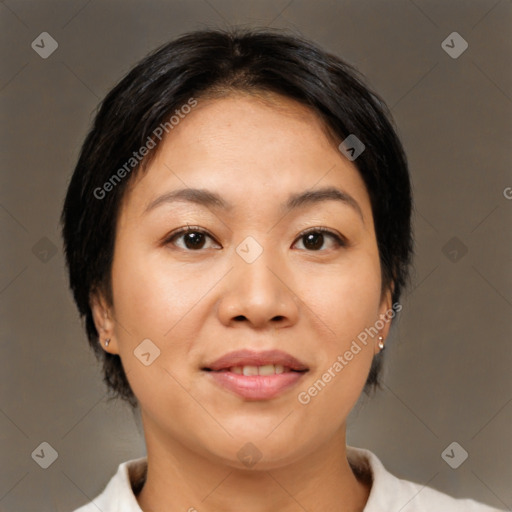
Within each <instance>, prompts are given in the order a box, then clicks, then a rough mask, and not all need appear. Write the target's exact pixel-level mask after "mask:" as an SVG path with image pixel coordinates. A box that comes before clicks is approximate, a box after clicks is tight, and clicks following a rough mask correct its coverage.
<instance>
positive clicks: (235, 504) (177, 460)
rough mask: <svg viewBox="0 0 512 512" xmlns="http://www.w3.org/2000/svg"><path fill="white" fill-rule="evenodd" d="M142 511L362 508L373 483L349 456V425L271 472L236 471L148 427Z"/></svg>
mask: <svg viewBox="0 0 512 512" xmlns="http://www.w3.org/2000/svg"><path fill="white" fill-rule="evenodd" d="M145 432H146V433H147V432H151V434H150V435H148V434H146V447H147V460H148V468H147V476H146V482H145V484H144V486H143V488H142V491H141V492H140V493H139V494H138V496H137V500H138V502H139V506H140V507H141V508H142V509H143V510H147V511H150V510H167V511H169V512H177V511H184V510H186V511H189V512H194V511H200V512H213V511H218V510H223V511H226V512H231V511H235V510H236V511H238V510H244V511H246V512H269V511H273V510H279V511H282V512H292V511H297V510H310V511H314V510H322V511H323V512H329V511H332V512H334V511H336V512H363V510H364V507H365V504H366V502H367V500H368V496H369V493H370V488H371V483H370V482H369V481H365V480H364V479H363V477H358V476H356V474H355V473H354V471H353V469H352V468H351V466H350V464H349V463H348V460H347V454H346V443H345V428H343V429H342V431H340V432H338V433H337V434H336V435H335V436H333V438H332V439H331V440H329V442H328V443H326V444H325V445H323V446H320V447H319V448H318V449H317V450H315V451H314V453H311V454H308V455H306V456H303V457H302V458H300V459H299V460H297V461H296V462H294V463H291V464H288V465H286V466H279V467H276V468H274V469H270V470H257V469H255V468H256V466H257V465H256V466H255V467H253V468H252V469H238V468H236V467H233V466H230V465H229V463H227V462H224V463H223V462H222V461H217V460H212V459H211V458H207V457H205V456H203V455H201V454H199V453H198V452H197V451H194V450H190V449H189V448H188V447H186V446H184V445H183V444H180V443H178V442H176V441H175V440H169V438H165V439H164V438H163V436H158V435H154V432H155V430H152V429H149V430H148V429H147V428H146V429H145Z"/></svg>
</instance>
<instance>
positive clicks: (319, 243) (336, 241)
mask: <svg viewBox="0 0 512 512" xmlns="http://www.w3.org/2000/svg"><path fill="white" fill-rule="evenodd" d="M298 241H299V242H300V241H302V245H303V248H304V249H306V250H307V251H319V250H321V249H322V248H323V249H326V247H324V244H326V243H327V244H328V247H327V249H333V248H336V247H345V246H346V245H347V244H346V240H345V239H344V238H343V237H341V236H340V235H338V234H337V233H335V232H333V231H331V230H329V229H326V228H314V229H311V230H309V231H307V232H303V233H301V234H300V235H299V238H298ZM329 241H330V242H329ZM299 249H301V247H299Z"/></svg>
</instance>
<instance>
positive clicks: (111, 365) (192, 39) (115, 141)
mask: <svg viewBox="0 0 512 512" xmlns="http://www.w3.org/2000/svg"><path fill="white" fill-rule="evenodd" d="M236 91H241V92H249V93H256V94H258V93H274V94H278V95H282V96H284V97H287V98H291V99H293V100H296V101H298V102H299V103H301V104H303V105H306V106H307V107H309V108H310V109H311V110H312V111H314V112H315V113H316V114H317V115H318V116H319V118H320V119H321V120H322V121H323V123H324V125H325V126H326V127H327V128H328V130H329V131H330V132H331V133H332V134H334V136H335V137H337V138H338V139H339V142H341V141H343V140H344V139H345V138H346V137H347V136H349V135H351V134H354V135H356V136H357V138H358V139H360V140H361V141H362V142H363V143H364V145H365V150H364V151H363V153H362V154H360V156H359V157H358V158H357V159H356V160H354V164H355V165H356V167H357V169H358V171H359V173H360V175H361V177H362V179H363V180H364V183H365V185H366V188H367V191H368V193H369V197H370V201H371V207H372V213H373V217H374V223H375V232H376V238H377V244H378V250H379V258H380V262H381V269H382V285H383V290H385V289H389V290H392V301H393V303H396V302H398V300H399V298H400V294H401V292H402V289H403V287H404V286H405V285H406V284H407V281H408V279H409V267H410V262H411V259H412V253H413V239H412V232H411V210H412V197H411V186H410V178H409V172H408V167H407V161H406V156H405V154H404V151H403V147H402V145H401V143H400V140H399V138H398V136H397V134H396V133H395V129H394V128H393V121H392V117H391V114H390V112H389V110H388V109H387V107H386V106H385V104H384V102H383V101H382V100H381V99H380V97H379V96H378V95H377V94H376V93H375V92H373V91H372V90H371V89H370V88H369V87H368V86H367V85H366V84H365V83H364V80H363V78H362V76H361V75H360V74H359V73H358V71H356V69H354V68H353V67H352V66H351V65H349V64H347V63H346V62H344V61H343V60H341V59H340V58H338V57H336V56H334V55H332V54H330V53H327V52H325V51H323V50H322V49H320V48H319V47H317V46H316V45H315V44H313V43H311V42H310V41H307V40H305V39H303V38H302V37H298V36H296V35H288V34H284V33H283V32H276V31H270V30H258V29H252V30H242V29H236V28H234V29H230V30H203V31H197V32H191V33H188V34H185V35H183V36H181V37H179V38H178V39H175V40H173V41H171V42H169V43H167V44H165V45H163V46H161V47H160V48H158V49H157V50H155V51H154V52H152V53H151V54H149V55H148V56H147V57H145V58H144V59H143V60H142V61H141V62H140V63H139V64H137V65H136V66H135V67H134V68H133V69H132V70H131V71H130V72H129V73H128V74H127V75H126V76H125V77H124V78H123V79H122V80H121V81H120V82H119V83H118V84H117V85H116V86H115V87H114V88H113V89H112V90H111V91H110V92H109V93H108V94H107V95H106V97H105V98H104V100H103V101H102V102H101V104H100V106H99V110H98V112H97V113H96V116H95V120H94V124H93V126H92V129H91V130H90V132H89V133H88V135H87V137H86V139H85V141H84V144H83V146H82V148H81V152H80V155H79V159H78V162H77V165H76V167H75V170H74V173H73V176H72V178H71V181H70V184H69V187H68V190H67V195H66V198H65V202H64V207H63V211H62V216H61V223H62V235H63V239H64V248H65V256H66V263H67V267H68V272H69V280H70V288H71V290H72V292H73V295H74V299H75V302H76V304H77V307H78V310H79V312H80V315H81V317H82V318H85V329H86V332H87V337H88V339H89V343H90V345H91V346H92V348H93V350H94V352H95V354H96V356H97V357H98V359H100V360H101V361H102V362H103V371H104V380H105V382H106V384H107V387H108V389H109V391H110V392H111V395H112V397H116V396H117V397H120V398H123V399H125V400H127V401H128V402H129V403H130V404H131V405H132V406H136V405H137V400H136V398H135V396H134V394H133V392H132V390H131V388H130V385H129V383H128V380H127V378H126V375H125V372H124V370H123V366H122V362H121V359H120V357H119V356H118V355H113V354H110V353H107V352H105V351H104V350H103V349H102V348H101V346H100V344H99V339H98V332H97V330H96V327H95V325H94V321H93V316H92V311H91V307H90V297H91V293H92V292H94V291H99V290H100V291H102V292H103V293H104V295H105V297H106V299H107V300H108V301H110V303H111V301H112V286H111V266H112V260H113V252H114V239H115V232H116V223H117V218H118V214H119V211H120V205H121V200H122V198H123V194H124V192H125V190H126V187H127V184H128V183H129V182H130V180H131V179H132V178H133V176H134V175H135V174H136V173H137V172H139V170H140V169H142V170H144V169H145V168H146V167H147V164H148V163H149V162H150V160H151V159H152V158H153V156H154V153H155V151H156V148H155V151H149V152H148V153H147V154H146V156H144V158H143V159H140V160H137V161H135V160H134V154H135V153H137V152H138V150H139V149H140V148H142V147H144V146H149V141H152V146H151V147H155V146H158V144H159V143H160V140H161V139H160V138H159V137H157V136H155V134H157V133H159V132H158V128H159V127H160V131H161V127H162V126H167V127H168V128H169V127H170V123H169V119H170V118H171V117H172V116H173V115H174V114H175V113H177V112H176V111H177V110H178V109H180V108H181V107H182V106H183V105H186V104H187V103H188V102H190V99H191V98H194V99H195V100H196V101H197V100H198V99H200V98H204V97H208V96H210V97H211V96H212V95H213V96H219V95H229V94H230V93H231V92H236ZM165 123H167V125H165ZM166 131H169V130H168V129H166ZM137 155H138V153H137ZM137 158H140V157H137ZM130 159H132V160H130ZM127 162H131V163H130V166H131V167H133V170H132V169H130V168H127ZM132 164H133V165H132ZM121 169H124V170H125V172H121ZM131 170H132V172H130V171H131ZM116 172H117V175H116ZM121 176H122V178H123V179H116V180H115V181H113V178H114V177H116V178H121ZM107 183H108V184H109V185H107ZM106 190H108V194H107V193H106V192H105V191H106ZM382 355H383V354H382V353H379V354H377V355H375V356H374V358H373V362H372V366H371V369H370V372H369V375H368V378H367V381H366V384H365V387H364V391H365V393H366V394H369V392H370V391H371V390H373V391H374V390H375V388H377V387H379V388H380V387H381V384H380V380H379V375H380V372H381V366H382Z"/></svg>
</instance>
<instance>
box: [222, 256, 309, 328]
mask: <svg viewBox="0 0 512 512" xmlns="http://www.w3.org/2000/svg"><path fill="white" fill-rule="evenodd" d="M233 267H234V268H233V270H232V271H231V272H229V274H228V275H227V276H226V279H225V280H224V281H223V289H222V294H221V297H220V300H219V304H218V310H217V313H218V316H219V319H220V321H221V322H222V323H223V324H224V325H226V326H233V325H236V324H237V323H247V324H249V325H250V326H251V327H253V328H257V329H264V328H266V327H270V328H284V327H290V326H292V325H294V324H295V323H296V322H297V321H298V318H299V304H300V302H299V299H298V297H297V296H296V295H295V293H294V291H293V280H292V277H291V273H290V271H289V269H286V264H285V262H282V261H280V260H278V257H277V256H276V255H275V254H274V253H272V254H271V252H270V251H267V250H264V251H263V253H262V254H261V255H260V256H259V257H258V258H257V259H256V260H255V261H253V262H251V263H248V262H247V261H245V260H244V259H243V258H241V257H240V256H239V255H238V254H236V253H235V254H234V255H233Z"/></svg>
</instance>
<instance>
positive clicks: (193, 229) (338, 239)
mask: <svg viewBox="0 0 512 512" xmlns="http://www.w3.org/2000/svg"><path fill="white" fill-rule="evenodd" d="M187 233H200V234H203V235H206V236H208V237H209V238H211V239H212V240H214V241H215V239H214V238H213V236H212V235H210V234H209V233H208V231H206V230H204V229H202V228H200V227H198V226H187V227H186V228H180V229H178V230H177V231H173V232H172V233H170V234H169V236H167V237H166V238H165V240H164V244H166V245H167V244H170V243H172V242H173V241H174V240H175V239H176V238H179V237H180V236H183V235H186V234H187ZM310 233H322V234H327V235H329V236H330V237H331V238H332V239H333V240H334V242H335V243H336V245H337V246H338V247H346V246H347V245H348V243H347V240H346V239H345V238H344V237H343V236H340V235H339V234H338V233H336V232H335V231H331V230H330V229H327V228H323V227H317V228H308V229H306V230H305V231H302V232H301V233H300V234H299V235H298V236H297V239H296V240H295V242H294V245H295V244H296V243H297V242H298V241H299V240H300V239H301V238H304V237H305V236H306V235H309V234H310ZM216 243H218V242H216ZM180 249H181V248H180ZM184 250H187V251H189V252H199V251H200V250H201V249H197V250H196V251H194V250H193V249H184ZM306 250H307V249H306ZM308 252H321V250H319V251H315V250H309V251H308Z"/></svg>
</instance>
